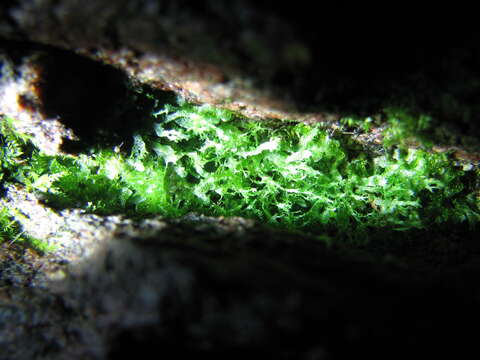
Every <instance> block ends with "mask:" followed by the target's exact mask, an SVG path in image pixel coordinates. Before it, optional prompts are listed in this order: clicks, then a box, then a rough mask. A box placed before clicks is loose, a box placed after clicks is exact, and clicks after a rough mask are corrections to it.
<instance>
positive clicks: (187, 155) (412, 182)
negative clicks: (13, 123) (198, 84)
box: [23, 101, 480, 241]
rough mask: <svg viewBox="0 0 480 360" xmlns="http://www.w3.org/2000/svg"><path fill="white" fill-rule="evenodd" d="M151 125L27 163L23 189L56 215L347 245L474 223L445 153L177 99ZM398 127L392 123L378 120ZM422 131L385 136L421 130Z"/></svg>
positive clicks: (474, 210) (464, 184) (471, 200)
mask: <svg viewBox="0 0 480 360" xmlns="http://www.w3.org/2000/svg"><path fill="white" fill-rule="evenodd" d="M153 116H154V118H155V121H156V122H155V124H154V125H153V126H152V131H150V132H146V133H142V134H136V135H135V136H134V141H133V146H132V148H131V149H130V151H129V152H128V153H122V152H121V151H119V149H118V148H117V149H96V150H95V151H93V152H92V154H89V155H87V154H84V155H81V156H79V157H73V156H46V155H43V154H40V153H35V154H34V155H33V158H32V162H31V164H30V166H29V168H28V169H26V170H24V171H23V179H24V183H25V184H26V185H27V186H28V188H30V189H32V190H36V191H40V192H42V193H43V196H44V197H45V198H46V199H47V201H48V202H49V203H50V204H51V205H52V206H57V207H82V208H85V209H87V210H89V211H92V212H97V213H103V214H106V213H126V214H129V215H131V216H145V215H153V214H161V215H164V216H167V217H178V216H181V215H183V214H186V213H188V212H198V213H203V214H207V215H213V216H244V217H248V218H254V219H258V220H259V221H261V222H264V223H267V224H270V225H273V226H278V227H281V228H286V229H290V230H293V229H296V230H298V229H300V230H303V231H309V232H315V233H320V234H324V233H328V234H330V233H333V234H335V235H340V236H341V237H344V238H347V239H350V240H353V241H360V240H362V241H363V240H365V239H367V236H366V235H367V234H368V233H371V232H372V230H373V231H375V230H377V231H379V232H384V231H386V230H388V231H405V230H409V229H418V228H428V227H432V226H436V225H437V224H442V223H443V224H445V223H458V222H468V223H470V224H471V225H474V224H476V223H477V222H478V220H479V218H480V215H479V214H480V212H479V209H478V199H477V198H476V197H475V195H474V192H473V190H474V189H473V188H472V187H471V186H470V185H468V184H469V182H468V181H467V180H466V174H465V173H464V172H463V171H461V170H459V169H456V168H454V167H453V166H452V165H451V164H450V163H449V160H448V157H447V155H445V154H443V155H440V154H430V153H428V152H426V151H423V150H400V149H398V148H397V149H393V150H389V151H386V152H385V154H384V155H383V156H380V157H374V158H373V157H369V156H368V155H367V154H366V153H358V151H352V150H351V149H350V148H349V145H348V143H346V142H343V140H342V139H335V138H332V137H331V136H330V135H328V133H327V132H326V131H325V130H322V129H321V128H320V127H318V126H307V125H304V124H294V125H292V124H291V123H290V124H286V123H285V124H282V123H271V124H269V123H263V122H252V121H246V120H244V119H238V118H236V117H235V115H234V114H233V113H231V112H228V111H225V110H221V109H217V108H214V107H211V106H206V105H203V106H196V105H192V104H188V103H185V102H181V101H180V102H179V103H178V104H176V105H166V106H165V107H163V108H162V109H159V110H158V111H157V112H155V113H154V114H153ZM399 118H400V115H398V113H392V114H391V119H390V121H392V122H396V121H397V120H398V121H401V119H400V120H399ZM422 121H423V122H422ZM422 121H420V122H419V123H416V124H415V125H411V124H407V125H405V126H404V128H403V130H401V131H400V133H398V134H395V135H392V137H391V138H392V139H393V138H397V137H400V136H404V135H405V134H406V133H408V132H409V131H411V130H412V131H413V130H421V129H423V128H424V126H425V122H426V121H427V120H426V119H423V120H422ZM402 124H403V122H402ZM402 126H403V125H402ZM389 145H392V144H389Z"/></svg>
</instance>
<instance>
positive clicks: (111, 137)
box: [5, 42, 176, 152]
mask: <svg viewBox="0 0 480 360" xmlns="http://www.w3.org/2000/svg"><path fill="white" fill-rule="evenodd" d="M5 46H6V49H7V50H8V53H9V56H11V57H12V59H13V61H14V62H17V63H20V62H21V61H22V58H23V57H24V56H25V55H27V54H30V53H31V52H32V50H37V51H39V52H40V54H41V55H40V56H39V58H38V60H37V61H36V67H37V71H38V72H39V78H40V80H39V81H38V82H36V83H35V84H34V85H35V92H36V95H37V96H38V100H39V103H40V110H41V112H42V113H43V115H44V116H45V117H46V118H57V119H59V121H61V122H62V123H63V124H64V125H65V126H66V127H67V128H69V129H72V130H73V133H74V134H75V135H76V136H77V137H78V138H79V141H70V140H65V141H64V143H63V145H62V146H63V150H65V151H67V152H81V151H85V150H87V149H88V148H91V147H92V146H95V145H99V144H101V145H102V146H103V147H107V146H115V145H119V144H120V143H123V144H128V143H130V142H131V138H132V134H134V133H135V132H137V131H139V130H141V129H142V128H143V127H145V126H147V125H148V124H151V121H152V120H151V112H152V110H153V108H154V105H155V101H157V102H160V103H162V102H173V101H174V100H175V98H176V95H175V94H174V93H172V92H166V91H160V90H156V89H153V88H150V87H148V86H144V85H135V86H134V85H133V84H132V83H131V81H130V79H129V78H128V77H127V75H126V74H125V73H124V72H122V71H120V70H118V69H116V68H115V67H113V66H110V65H105V64H101V63H100V62H96V61H93V60H91V59H88V58H86V57H84V56H81V55H77V54H74V53H72V52H69V51H64V50H60V49H57V48H53V47H48V46H40V45H35V44H30V43H15V42H10V43H8V44H7V45H5ZM147 93H148V94H150V95H152V96H151V97H147V96H146V94H147ZM154 99H155V100H154ZM24 105H25V104H24ZM24 107H25V108H27V106H26V105H25V106H24Z"/></svg>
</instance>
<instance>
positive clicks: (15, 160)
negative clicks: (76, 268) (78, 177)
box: [0, 117, 48, 252]
mask: <svg viewBox="0 0 480 360" xmlns="http://www.w3.org/2000/svg"><path fill="white" fill-rule="evenodd" d="M31 149H32V145H31V144H30V139H29V137H28V136H26V135H24V134H22V133H20V132H18V131H16V129H15V121H14V120H13V119H11V118H9V117H0V192H1V193H3V192H4V191H5V188H6V186H7V185H8V184H11V183H13V182H16V181H18V180H19V179H20V178H21V177H22V176H21V174H22V167H24V166H26V163H27V161H28V160H29V158H30V155H31V154H30V152H31ZM0 206H1V204H0ZM18 216H19V214H18V213H17V212H15V211H13V210H11V209H9V208H7V207H0V242H3V241H8V242H10V243H23V244H26V245H28V246H31V247H34V248H35V249H37V250H39V251H42V252H44V251H47V250H48V246H47V245H46V244H45V243H43V242H41V241H40V240H38V239H34V238H32V237H31V236H28V235H27V234H25V233H24V232H23V231H22V226H21V223H20V222H19V220H18Z"/></svg>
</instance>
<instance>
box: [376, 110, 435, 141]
mask: <svg viewBox="0 0 480 360" xmlns="http://www.w3.org/2000/svg"><path fill="white" fill-rule="evenodd" d="M384 113H385V115H386V121H387V123H388V126H387V129H386V130H385V131H384V133H383V136H384V140H383V145H384V146H386V147H392V146H394V145H400V146H401V145H405V144H406V143H407V142H408V141H411V140H413V141H416V142H419V143H421V144H422V145H424V146H427V147H429V146H431V140H430V139H429V138H428V136H427V130H429V129H430V128H431V126H432V118H431V117H429V116H427V115H414V114H412V113H411V112H409V111H405V110H403V109H398V108H389V109H385V110H384Z"/></svg>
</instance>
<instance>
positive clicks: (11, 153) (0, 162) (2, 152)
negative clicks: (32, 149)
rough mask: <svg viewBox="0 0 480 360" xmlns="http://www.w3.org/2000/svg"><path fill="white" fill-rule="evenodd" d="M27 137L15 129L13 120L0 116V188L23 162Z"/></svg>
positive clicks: (13, 176) (16, 171)
mask: <svg viewBox="0 0 480 360" xmlns="http://www.w3.org/2000/svg"><path fill="white" fill-rule="evenodd" d="M28 142H29V138H28V137H27V136H25V135H23V134H21V133H19V132H17V131H16V130H15V124H14V120H13V119H11V118H9V117H0V184H2V186H0V189H2V187H3V183H4V182H5V181H11V180H12V179H14V178H15V176H16V175H17V173H18V168H19V166H20V165H21V164H22V163H23V162H24V160H25V156H24V151H25V149H26V148H27V144H28Z"/></svg>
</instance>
